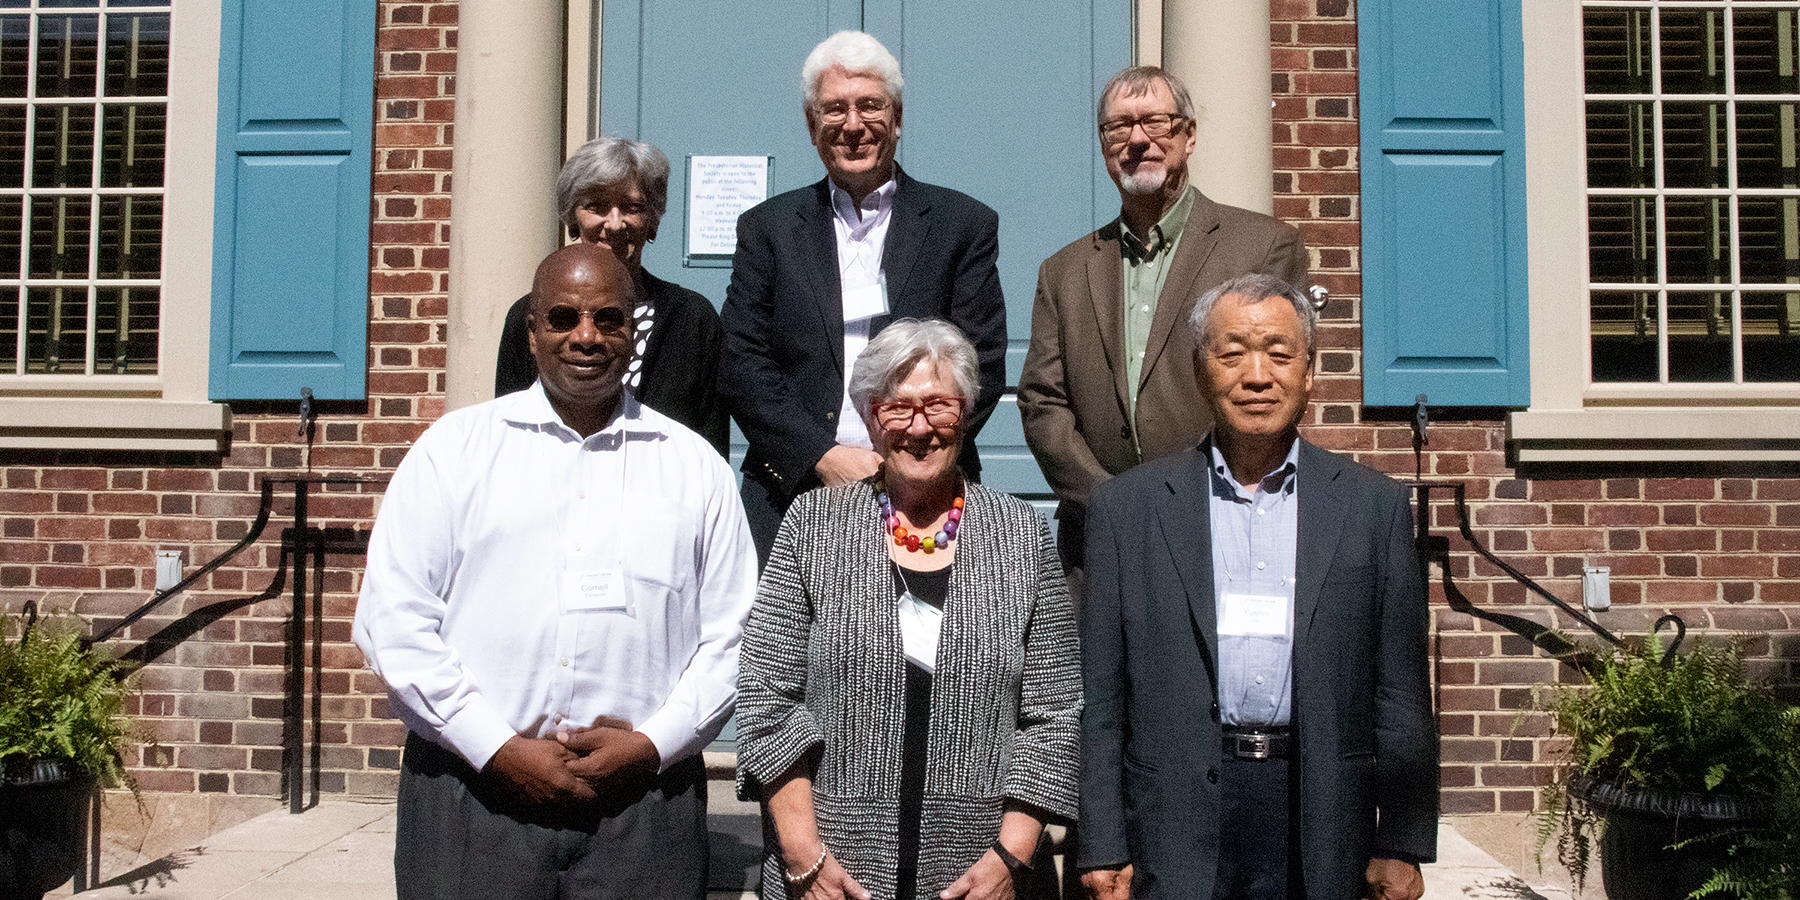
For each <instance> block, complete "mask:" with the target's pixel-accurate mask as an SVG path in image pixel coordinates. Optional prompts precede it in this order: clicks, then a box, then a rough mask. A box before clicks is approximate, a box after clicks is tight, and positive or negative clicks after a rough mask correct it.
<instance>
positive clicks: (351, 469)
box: [0, 0, 457, 796]
mask: <svg viewBox="0 0 1800 900" xmlns="http://www.w3.org/2000/svg"><path fill="white" fill-rule="evenodd" d="M456 14H457V7H456V4H455V3H454V2H387V0H384V2H381V3H380V4H379V15H380V26H379V28H380V30H379V32H378V35H377V48H378V50H377V57H378V58H377V62H376V65H377V67H378V68H377V71H376V75H377V79H376V95H377V96H376V111H375V114H376V126H375V152H374V184H373V186H374V193H375V197H374V201H373V203H372V209H371V215H372V216H373V228H372V240H371V246H370V248H369V263H370V267H371V279H370V294H371V297H370V312H369V316H370V318H369V360H368V363H369V379H368V400H367V401H364V402H355V403H345V402H323V403H319V404H317V406H318V410H319V418H318V426H317V428H316V431H315V442H314V446H313V449H312V452H311V463H312V468H313V470H314V471H315V472H319V473H327V474H352V475H358V474H360V475H378V474H384V473H386V472H389V471H391V470H392V468H393V466H395V465H396V464H398V463H399V461H400V458H401V457H402V456H404V455H405V452H406V447H407V444H408V442H409V441H411V440H412V439H413V438H414V437H415V436H417V435H418V433H419V432H420V431H422V430H424V428H425V426H426V425H427V424H429V423H430V422H431V420H433V419H435V418H436V417H437V416H439V415H440V414H442V412H443V408H444V400H443V390H444V316H445V306H446V290H447V286H446V283H445V282H446V279H447V277H448V276H447V274H446V270H447V268H448V261H449V249H448V247H449V228H450V225H449V221H450V141H451V120H452V117H453V107H454V104H455V99H454V98H455V72H456ZM232 421H233V427H232V445H231V453H230V454H229V455H228V456H225V457H224V458H222V459H221V458H219V457H218V456H216V455H206V454H190V453H157V454H142V453H77V452H45V451H0V538H3V541H0V604H4V605H5V606H7V607H8V608H10V609H12V610H15V611H16V610H17V609H18V608H19V607H20V606H21V605H22V604H23V603H24V601H26V600H28V599H36V600H38V601H39V602H40V603H41V604H42V605H44V606H46V607H48V608H53V609H64V610H73V611H75V612H77V613H79V614H81V615H82V616H84V617H88V618H90V619H92V621H93V622H94V623H95V625H96V626H97V627H105V626H106V625H108V624H110V623H111V622H115V621H117V620H118V618H119V617H120V616H121V615H123V614H124V613H126V612H128V611H130V610H132V609H134V608H136V607H137V606H138V605H139V604H140V603H142V602H143V601H144V600H146V599H148V598H149V597H150V596H151V594H152V593H153V592H154V588H155V578H156V576H155V570H154V556H155V552H156V551H157V550H159V549H177V550H181V551H183V552H184V553H185V554H186V558H187V561H188V566H189V568H188V571H192V570H193V569H194V568H195V567H197V566H199V565H200V564H202V563H204V562H206V561H208V560H210V559H212V558H213V557H214V556H216V555H217V554H219V553H220V552H222V551H224V550H226V549H227V548H229V547H230V546H231V545H232V544H233V543H235V542H236V541H237V540H238V539H239V538H241V537H243V536H244V534H245V533H246V531H247V528H248V525H249V523H250V521H251V519H252V518H253V517H254V515H255V513H256V509H257V491H258V486H259V483H260V479H259V476H260V475H261V474H263V473H276V474H287V475H292V474H298V473H300V472H302V471H304V469H305V465H306V453H305V447H304V441H303V440H302V439H301V438H300V437H299V436H298V403H297V402H295V403H285V402H254V403H244V402H240V403H233V404H232ZM378 493H379V491H378V489H376V490H369V491H362V490H355V489H347V490H336V491H330V492H327V493H326V494H324V495H322V496H316V497H314V499H313V500H312V502H311V504H310V508H309V512H310V514H311V517H312V520H313V523H314V524H316V525H321V526H326V527H347V528H354V529H360V530H363V531H366V530H367V529H368V527H369V525H370V524H371V523H372V521H373V519H374V511H375V503H376V495H377V494H378ZM277 494H278V502H277V504H276V507H275V515H274V520H273V521H272V522H271V523H270V525H269V528H268V530H267V531H266V532H265V534H264V536H263V537H262V538H261V539H260V540H258V541H257V542H256V543H255V544H253V545H251V547H250V548H248V549H247V550H246V551H245V552H244V553H243V554H241V555H240V556H239V557H237V558H236V559H235V560H234V561H233V562H232V563H230V564H229V565H227V566H225V567H223V568H220V569H218V570H217V571H215V572H213V573H212V574H211V575H209V576H208V577H207V578H206V579H204V580H203V581H202V582H201V583H199V584H197V585H195V588H194V589H192V590H190V591H189V592H187V593H185V594H183V595H181V596H179V597H177V598H175V599H174V600H171V601H170V602H169V603H168V604H167V605H166V606H164V607H163V608H161V609H159V610H158V611H157V612H156V613H155V614H153V615H152V616H150V617H148V618H146V619H144V620H142V621H140V622H138V623H137V624H135V625H133V626H131V628H130V630H129V631H127V632H126V633H125V635H124V638H123V640H122V641H121V642H120V643H121V644H122V646H123V647H124V648H125V649H127V650H129V649H130V648H133V647H136V646H138V645H140V644H142V643H144V642H146V641H150V640H152V639H153V638H157V637H160V638H162V639H164V640H166V639H168V638H169V637H170V636H172V635H174V634H178V633H181V632H184V631H186V630H189V629H192V628H194V627H195V626H200V625H204V627H202V628H200V630H199V632H198V633H197V634H195V635H194V636H193V637H192V638H190V639H188V640H186V641H184V642H181V643H180V644H178V645H176V646H174V647H173V648H172V649H169V650H167V651H166V652H165V653H163V654H162V655H161V656H160V657H159V658H158V659H157V660H156V661H155V662H153V663H152V664H150V665H149V666H147V667H145V669H144V670H143V672H142V674H141V676H140V681H139V684H140V686H141V688H142V692H141V696H140V697H139V698H138V699H137V701H136V703H135V708H134V710H133V711H134V712H136V713H137V714H138V715H139V721H140V723H141V726H142V729H143V731H144V732H145V733H146V734H147V735H148V736H150V737H153V738H155V739H156V741H157V743H158V746H157V747H155V748H146V749H145V750H144V751H143V753H142V755H141V758H139V759H135V760H130V761H129V762H131V763H132V765H131V766H130V768H131V771H132V773H133V775H135V776H136V778H137V779H138V782H139V784H140V785H141V786H142V787H144V788H145V789H148V790H153V791H182V792H192V791H200V792H213V793H234V794H244V795H260V796H278V795H280V794H281V792H282V784H281V775H280V769H281V759H282V757H281V753H282V751H281V734H282V722H281V715H282V705H283V696H284V693H283V692H284V684H285V681H284V668H283V658H284V656H283V654H284V651H285V648H284V643H283V642H284V640H285V634H286V621H287V614H288V611H289V609H290V605H291V602H292V601H291V581H290V582H288V585H289V586H290V587H289V589H288V591H285V592H281V593H278V594H277V595H275V596H273V597H271V598H269V599H264V600H261V601H258V602H254V603H248V604H245V603H242V602H238V601H240V598H246V597H253V596H256V595H257V594H259V593H260V592H262V591H263V589H264V588H265V587H267V586H269V585H270V583H271V580H272V579H273V578H274V576H275V568H276V563H277V560H278V558H279V557H278V549H277V548H278V546H279V544H278V541H279V540H280V538H279V535H280V529H281V528H282V527H283V525H284V520H285V522H286V523H288V524H291V521H292V519H291V517H292V502H291V499H288V498H291V492H290V493H288V494H287V495H286V496H285V497H283V496H282V492H280V491H278V492H277ZM359 565H360V558H358V557H350V556H346V557H330V558H328V559H327V563H326V566H327V572H326V576H325V594H324V603H323V610H322V623H321V628H320V631H319V637H321V638H322V639H323V640H322V647H321V656H322V661H323V668H324V674H323V692H322V696H323V710H322V711H323V716H322V717H321V718H322V720H323V723H324V725H323V728H322V732H323V733H322V737H323V741H322V743H323V750H322V752H321V763H322V769H323V774H322V776H321V779H320V782H321V784H320V787H321V788H322V790H324V791H326V792H349V793H355V794H387V795H391V794H392V792H393V789H394V786H395V783H396V780H397V774H396V773H397V769H398V763H399V751H398V748H399V746H400V744H401V741H402V740H403V738H404V737H405V729H404V728H403V727H402V726H401V725H399V724H398V723H397V722H395V721H393V720H392V719H390V718H388V716H387V709H386V698H385V693H384V691H383V690H382V689H381V688H380V686H379V684H378V683H377V681H376V680H375V679H374V676H372V675H370V674H369V673H367V672H366V671H364V670H363V668H362V657H361V655H360V654H359V653H358V652H357V650H356V648H355V647H354V646H353V645H352V644H351V643H350V620H351V616H352V615H353V613H354V610H355V591H356V588H357V576H358V574H359V569H358V567H359ZM311 637H312V632H311V629H309V631H308V643H309V648H310V643H311ZM308 652H309V654H310V652H311V651H310V649H309V651H308Z"/></svg>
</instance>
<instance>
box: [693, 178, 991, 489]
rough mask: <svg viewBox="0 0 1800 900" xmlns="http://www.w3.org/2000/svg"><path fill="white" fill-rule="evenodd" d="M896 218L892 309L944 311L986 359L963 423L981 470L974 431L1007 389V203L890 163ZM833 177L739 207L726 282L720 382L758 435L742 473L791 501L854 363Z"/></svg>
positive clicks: (808, 480)
mask: <svg viewBox="0 0 1800 900" xmlns="http://www.w3.org/2000/svg"><path fill="white" fill-rule="evenodd" d="M895 178H896V179H897V180H898V182H899V183H898V185H897V186H896V190H895V192H894V211H893V219H892V221H891V222H890V223H889V225H888V233H887V242H886V243H885V244H884V245H883V248H882V257H881V268H882V272H883V273H884V274H885V275H886V276H887V289H888V309H889V311H890V312H889V314H888V315H883V316H877V317H876V318H875V320H874V322H873V323H872V326H871V329H870V334H871V336H873V335H874V334H876V333H879V332H880V331H881V329H883V328H885V327H887V325H888V324H889V323H890V322H892V321H893V320H895V319H898V318H905V317H913V318H930V317H934V316H935V317H938V318H943V319H947V320H949V321H950V322H952V323H954V324H955V325H956V326H957V327H958V328H961V329H962V331H963V334H964V335H965V336H966V337H968V339H969V341H970V343H973V344H974V345H975V350H976V353H977V354H979V357H980V363H981V396H980V398H979V399H978V400H977V402H976V405H975V410H974V415H973V416H972V417H971V419H970V421H969V424H968V427H967V429H965V431H964V432H963V438H964V441H963V449H962V454H961V456H960V458H959V462H960V463H961V465H962V468H963V471H964V472H966V473H968V475H969V477H970V478H975V479H978V478H979V477H980V473H981V461H980V458H979V457H978V456H977V455H976V453H975V436H976V434H977V433H979V432H980V431H981V426H982V425H983V424H984V423H985V422H986V421H987V419H988V416H989V415H991V414H992V413H993V411H994V406H995V404H997V403H998V402H999V401H1000V394H1001V393H1002V392H1003V391H1005V390H1006V303H1005V301H1004V300H1003V299H1002V298H1001V295H1000V272H999V270H998V269H997V268H995V264H994V261H995V259H996V258H998V254H999V216H998V215H996V214H995V213H994V211H993V210H992V209H989V208H988V207H987V206H985V205H983V204H981V203H979V202H977V201H976V200H974V199H973V198H971V197H969V196H968V195H966V194H962V193H959V192H957V191H953V190H950V189H949V188H942V187H938V186H936V185H930V184H925V183H924V182H921V181H915V180H913V179H912V178H909V177H907V175H906V173H905V172H901V171H898V170H896V172H895ZM826 185H827V182H826V181H820V182H819V183H817V184H814V185H811V186H808V187H804V188H800V189H798V190H793V191H788V192H787V193H785V194H780V195H777V196H775V197H772V198H770V199H769V200H766V201H764V202H763V203H760V204H758V205H757V206H755V207H753V208H752V209H750V210H748V211H746V212H745V213H744V214H743V215H742V216H740V217H739V218H738V224H737V252H736V254H735V256H734V257H733V258H732V272H731V285H730V287H728V288H727V289H726V291H725V309H724V314H723V320H724V326H725V350H724V354H723V356H722V358H721V360H720V363H719V393H720V395H721V396H723V397H724V398H725V402H726V403H727V405H728V406H729V407H730V409H731V414H732V416H733V417H734V418H736V419H737V423H738V428H740V429H742V430H743V432H744V437H745V438H746V439H747V440H748V441H749V443H750V449H749V453H748V455H747V456H746V457H745V458H744V467H743V468H744V474H745V476H747V477H749V478H752V479H755V480H756V481H757V482H758V483H759V484H761V485H762V486H763V488H764V489H765V490H767V491H768V493H769V495H770V496H771V497H772V498H775V499H776V500H777V501H778V502H779V504H780V505H781V506H782V507H785V506H786V505H787V503H788V502H789V501H791V500H792V499H793V498H794V497H795V496H796V495H798V494H799V493H800V492H802V491H805V490H807V489H809V488H814V487H818V486H819V479H818V477H817V475H816V474H815V473H814V472H813V466H814V465H815V464H816V463H818V461H819V459H820V458H821V457H823V456H824V455H825V452H826V451H827V450H830V449H831V448H832V446H833V445H835V444H836V443H837V416H838V411H839V409H840V406H841V404H842V402H843V394H844V379H845V378H846V377H847V370H848V367H849V363H852V362H854V360H849V361H846V360H844V359H842V357H843V355H844V313H843V288H842V286H841V284H840V282H839V281H838V267H837V235H836V233H835V231H834V230H833V226H832V212H831V195H830V192H829V190H828V188H827V186H826Z"/></svg>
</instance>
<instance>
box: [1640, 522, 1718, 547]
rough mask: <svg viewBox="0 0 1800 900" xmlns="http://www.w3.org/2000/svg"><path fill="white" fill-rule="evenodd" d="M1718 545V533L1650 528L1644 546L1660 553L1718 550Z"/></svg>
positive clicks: (1645, 534)
mask: <svg viewBox="0 0 1800 900" xmlns="http://www.w3.org/2000/svg"><path fill="white" fill-rule="evenodd" d="M1718 545H1719V535H1718V532H1716V531H1697V530H1692V529H1689V530H1677V529H1672V528H1650V529H1646V530H1645V531H1644V546H1645V547H1646V548H1647V549H1650V550H1654V551H1658V552H1671V551H1673V552H1679V551H1684V550H1700V551H1708V550H1714V549H1716V548H1717V547H1718Z"/></svg>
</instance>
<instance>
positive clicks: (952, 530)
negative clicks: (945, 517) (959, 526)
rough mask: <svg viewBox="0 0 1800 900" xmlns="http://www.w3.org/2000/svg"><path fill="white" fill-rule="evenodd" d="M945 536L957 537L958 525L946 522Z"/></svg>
mask: <svg viewBox="0 0 1800 900" xmlns="http://www.w3.org/2000/svg"><path fill="white" fill-rule="evenodd" d="M944 535H945V536H947V537H956V523H955V522H945V523H944Z"/></svg>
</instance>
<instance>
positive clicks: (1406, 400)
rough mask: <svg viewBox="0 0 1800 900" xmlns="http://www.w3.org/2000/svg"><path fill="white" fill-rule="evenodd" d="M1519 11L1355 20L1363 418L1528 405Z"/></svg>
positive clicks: (1456, 8) (1461, 9)
mask: <svg viewBox="0 0 1800 900" xmlns="http://www.w3.org/2000/svg"><path fill="white" fill-rule="evenodd" d="M1519 4H1520V0H1364V2H1363V3H1361V4H1360V5H1359V6H1358V12H1359V15H1360V25H1359V33H1358V67H1359V79H1360V90H1361V110H1362V223H1363V242H1362V254H1363V285H1362V290H1363V314H1362V322H1363V402H1364V403H1367V404H1370V405H1377V406H1399V405H1406V406H1410V405H1411V404H1412V403H1413V400H1414V398H1415V396H1416V395H1418V394H1429V395H1430V396H1431V402H1432V404H1433V405H1445V406H1526V405H1529V404H1530V402H1531V373H1530V348H1529V346H1528V340H1527V336H1528V327H1527V326H1528V324H1529V321H1528V319H1527V310H1526V303H1527V296H1526V283H1525V277H1526V265H1525V123H1524V105H1525V88H1524V75H1525V70H1524V52H1525V48H1524V37H1523V33H1522V21H1521V18H1520V6H1519ZM1566 162H1567V164H1568V165H1579V164H1580V161H1579V160H1568V161H1566Z"/></svg>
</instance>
